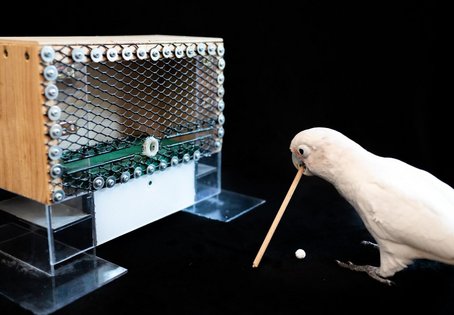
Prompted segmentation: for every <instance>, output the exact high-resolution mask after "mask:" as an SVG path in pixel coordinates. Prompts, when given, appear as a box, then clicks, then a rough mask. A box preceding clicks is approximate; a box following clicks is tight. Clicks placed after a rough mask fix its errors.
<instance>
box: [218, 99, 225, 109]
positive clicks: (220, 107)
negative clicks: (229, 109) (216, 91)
mask: <svg viewBox="0 0 454 315" xmlns="http://www.w3.org/2000/svg"><path fill="white" fill-rule="evenodd" d="M224 108H225V103H224V101H223V100H220V101H219V102H218V109H219V110H220V111H221V112H222V111H223V110H224Z"/></svg>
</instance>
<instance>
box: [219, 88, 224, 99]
mask: <svg viewBox="0 0 454 315" xmlns="http://www.w3.org/2000/svg"><path fill="white" fill-rule="evenodd" d="M224 94H225V89H224V87H223V86H220V87H219V89H218V96H219V97H223V96H224Z"/></svg>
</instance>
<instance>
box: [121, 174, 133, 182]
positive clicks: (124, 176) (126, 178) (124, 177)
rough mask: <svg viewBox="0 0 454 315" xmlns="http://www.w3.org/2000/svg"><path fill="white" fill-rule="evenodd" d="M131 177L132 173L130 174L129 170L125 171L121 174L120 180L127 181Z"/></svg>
mask: <svg viewBox="0 0 454 315" xmlns="http://www.w3.org/2000/svg"><path fill="white" fill-rule="evenodd" d="M130 178H131V174H129V172H124V173H123V174H121V176H120V181H121V182H122V183H126V182H128V181H129V179H130Z"/></svg>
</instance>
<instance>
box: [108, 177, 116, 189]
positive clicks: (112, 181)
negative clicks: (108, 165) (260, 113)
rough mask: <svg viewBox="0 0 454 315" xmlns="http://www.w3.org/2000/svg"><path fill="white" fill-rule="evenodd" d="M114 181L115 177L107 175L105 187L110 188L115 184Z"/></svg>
mask: <svg viewBox="0 0 454 315" xmlns="http://www.w3.org/2000/svg"><path fill="white" fill-rule="evenodd" d="M116 182H117V180H116V179H115V177H113V176H110V177H107V179H106V186H107V188H112V187H113V186H115V184H116Z"/></svg>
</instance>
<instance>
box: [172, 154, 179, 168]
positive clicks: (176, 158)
mask: <svg viewBox="0 0 454 315" xmlns="http://www.w3.org/2000/svg"><path fill="white" fill-rule="evenodd" d="M170 165H172V166H177V165H178V157H176V156H174V157H172V159H171V160H170Z"/></svg>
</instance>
